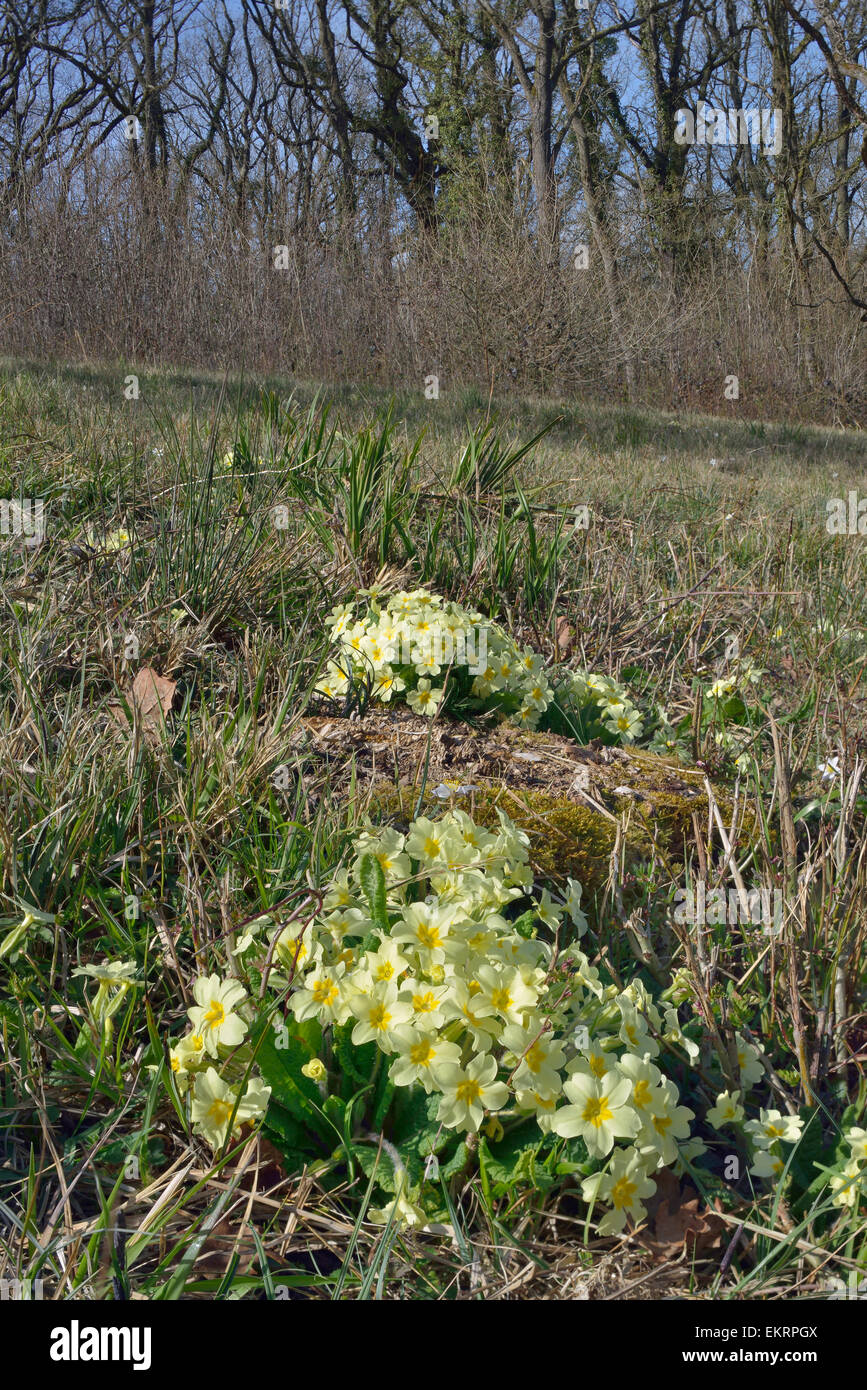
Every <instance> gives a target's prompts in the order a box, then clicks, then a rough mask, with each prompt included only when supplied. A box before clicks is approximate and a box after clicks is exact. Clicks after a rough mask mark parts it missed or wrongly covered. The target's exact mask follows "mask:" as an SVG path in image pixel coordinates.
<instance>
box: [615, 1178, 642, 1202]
mask: <svg viewBox="0 0 867 1390" xmlns="http://www.w3.org/2000/svg"><path fill="white" fill-rule="evenodd" d="M636 1191H637V1184H636V1183H634V1182H630V1181H629V1179H628V1178H618V1179H617V1182H616V1183H615V1184H614V1186H613V1187H612V1189H611V1203H612V1206H615V1207H620V1208H622V1207H628V1206H631V1205H632V1198H633V1196H634V1195H635V1192H636Z"/></svg>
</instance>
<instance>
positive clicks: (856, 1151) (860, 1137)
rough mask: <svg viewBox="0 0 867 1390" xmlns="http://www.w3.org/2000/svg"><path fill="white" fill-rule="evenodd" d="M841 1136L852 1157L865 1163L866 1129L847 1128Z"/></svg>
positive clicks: (866, 1160) (866, 1158)
mask: <svg viewBox="0 0 867 1390" xmlns="http://www.w3.org/2000/svg"><path fill="white" fill-rule="evenodd" d="M843 1138H844V1139H845V1140H846V1143H847V1144H848V1145H849V1148H850V1149H851V1151H852V1158H853V1159H855V1160H856V1161H857V1162H858V1163H867V1129H857V1128H855V1127H854V1126H853V1128H852V1129H847V1131H846V1133H845V1134H844V1136H843Z"/></svg>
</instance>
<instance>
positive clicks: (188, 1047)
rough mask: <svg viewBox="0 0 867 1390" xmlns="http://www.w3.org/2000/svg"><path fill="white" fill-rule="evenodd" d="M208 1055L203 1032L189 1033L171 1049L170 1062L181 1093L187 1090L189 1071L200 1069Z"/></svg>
mask: <svg viewBox="0 0 867 1390" xmlns="http://www.w3.org/2000/svg"><path fill="white" fill-rule="evenodd" d="M206 1056H207V1053H206V1052H205V1039H204V1038H203V1036H202V1034H201V1033H187V1035H186V1037H183V1038H181V1040H180V1041H179V1042H178V1044H177V1046H176V1047H173V1048H171V1049H170V1051H169V1063H170V1065H171V1069H172V1074H173V1075H174V1078H175V1082H176V1084H177V1086H178V1089H179V1090H180V1092H181V1094H184V1092H185V1091H186V1088H187V1083H188V1079H189V1073H190V1072H195V1071H198V1069H199V1067H200V1066H201V1065H202V1063H203V1062H204V1060H205V1058H206Z"/></svg>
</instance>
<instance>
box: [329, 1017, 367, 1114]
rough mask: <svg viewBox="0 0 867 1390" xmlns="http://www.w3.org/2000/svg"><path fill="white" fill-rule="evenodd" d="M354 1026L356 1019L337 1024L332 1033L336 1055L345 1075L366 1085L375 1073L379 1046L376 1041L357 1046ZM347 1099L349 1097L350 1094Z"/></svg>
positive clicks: (359, 1083)
mask: <svg viewBox="0 0 867 1390" xmlns="http://www.w3.org/2000/svg"><path fill="white" fill-rule="evenodd" d="M354 1027H355V1020H353V1021H352V1023H341V1024H338V1025H337V1026H335V1028H334V1030H333V1033H332V1040H333V1044H334V1055H335V1057H336V1058H337V1061H338V1064H339V1068H340V1072H341V1074H342V1076H343V1077H345V1078H348V1079H349V1080H351V1081H352V1082H354V1083H356V1084H357V1085H359V1086H366V1085H368V1083H369V1082H370V1078H371V1077H372V1075H373V1068H374V1065H375V1063H376V1053H377V1047H376V1043H375V1042H366V1043H361V1044H360V1045H359V1046H357V1045H356V1044H355V1043H354V1042H353V1041H352V1030H353V1028H354ZM353 1089H354V1087H353ZM346 1099H347V1100H348V1099H349V1096H348V1095H347V1097H346Z"/></svg>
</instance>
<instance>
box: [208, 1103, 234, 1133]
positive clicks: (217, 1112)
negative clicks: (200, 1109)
mask: <svg viewBox="0 0 867 1390" xmlns="http://www.w3.org/2000/svg"><path fill="white" fill-rule="evenodd" d="M234 1108H235V1106H234V1104H231V1105H230V1104H229V1102H228V1101H226V1100H212V1101H211V1104H210V1105H209V1106H208V1117H209V1119H210V1120H211V1121H212V1123H213V1125H214V1128H215V1129H222V1128H223V1126H224V1125H227V1124H228V1123H229V1116H230V1115H231V1113H232V1111H233V1110H234Z"/></svg>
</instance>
